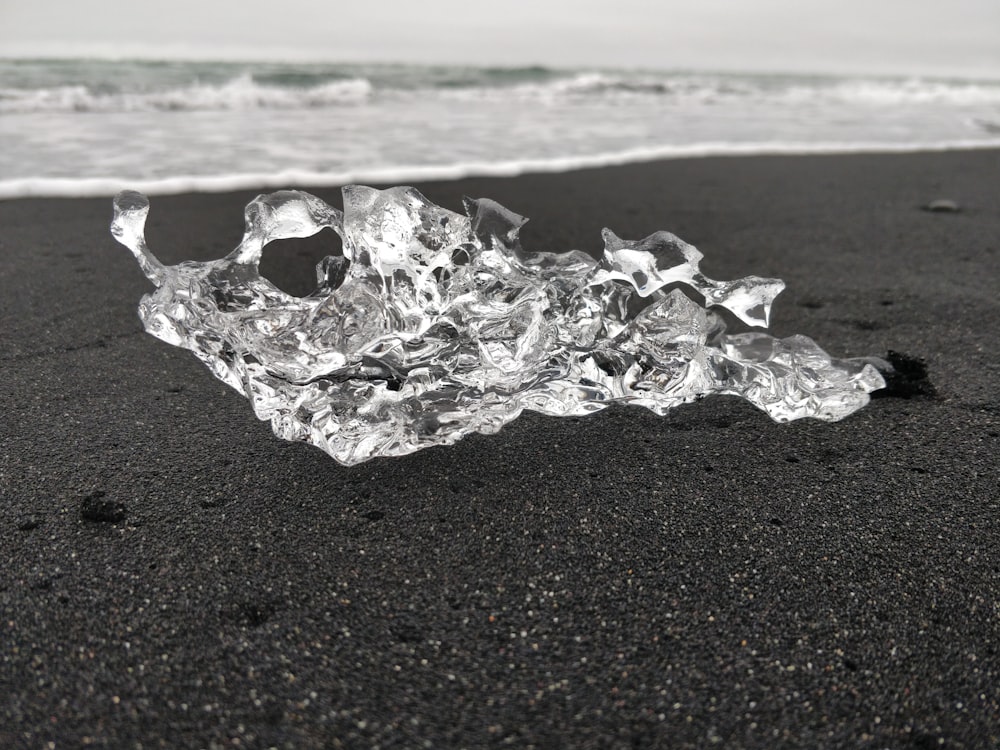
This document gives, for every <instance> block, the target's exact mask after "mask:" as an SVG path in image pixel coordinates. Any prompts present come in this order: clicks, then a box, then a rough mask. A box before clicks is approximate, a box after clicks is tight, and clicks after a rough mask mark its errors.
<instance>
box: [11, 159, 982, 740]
mask: <svg viewBox="0 0 1000 750" xmlns="http://www.w3.org/2000/svg"><path fill="white" fill-rule="evenodd" d="M297 187H304V186H297ZM418 187H420V188H421V189H422V190H423V191H424V192H425V194H426V195H427V196H428V197H429V198H431V199H432V200H434V201H435V202H437V203H440V204H442V205H445V206H448V207H452V208H454V209H456V210H458V209H459V207H460V205H461V203H460V200H461V196H462V195H464V194H468V195H471V196H474V197H480V196H487V197H491V198H494V199H496V200H498V201H500V202H501V203H503V204H505V205H507V206H508V207H509V208H511V209H513V210H515V211H517V212H519V213H522V214H524V215H527V216H529V217H531V222H530V223H529V224H528V225H527V227H526V228H525V229H524V231H523V233H522V238H523V241H524V244H525V246H526V247H527V248H529V249H546V250H563V249H569V248H572V247H577V248H580V249H585V250H589V251H592V252H594V251H597V250H599V248H600V235H599V232H600V229H601V227H602V226H604V225H607V226H609V227H611V228H613V229H614V230H615V231H616V232H617V233H618V234H620V235H622V236H624V237H628V238H639V237H642V236H645V235H647V234H649V233H651V232H653V231H655V230H657V229H669V230H670V231H673V232H675V233H676V234H678V235H679V236H681V237H682V238H684V239H685V240H687V241H689V242H691V243H693V244H695V245H697V246H698V247H699V249H700V250H702V252H704V254H705V256H706V257H705V260H704V262H703V263H702V268H703V270H704V271H705V273H706V274H707V275H709V276H711V277H713V278H735V277H738V276H742V275H747V274H758V275H762V276H776V277H779V278H782V279H784V280H785V281H786V283H787V285H788V288H787V290H786V292H785V293H783V294H782V295H781V296H780V297H779V299H778V301H777V303H776V304H775V308H774V314H773V318H772V320H773V325H772V331H773V332H774V333H776V334H777V335H788V334H791V333H804V334H807V335H810V336H812V337H813V338H815V339H816V340H817V341H818V342H819V343H820V345H821V346H823V347H824V348H825V349H826V350H827V351H829V352H830V353H831V354H834V355H837V356H862V355H869V354H875V355H885V353H886V352H887V351H888V350H893V351H897V352H903V353H905V354H907V355H909V356H911V357H919V358H923V359H924V360H925V361H926V364H927V368H928V369H927V371H928V375H929V379H930V382H931V383H933V386H934V388H935V389H936V395H935V396H933V397H929V396H926V395H924V396H919V395H918V396H917V397H915V398H910V399H903V398H898V397H888V398H880V399H876V400H874V401H873V402H872V403H871V404H870V405H869V406H868V407H867V408H865V409H864V410H862V411H861V412H859V413H857V414H855V415H853V416H852V417H850V418H848V419H846V420H844V421H843V422H840V423H837V424H832V425H831V424H823V423H818V422H805V421H802V422H796V423H794V424H790V425H783V426H779V425H775V424H772V423H771V422H770V421H769V420H768V419H767V417H766V416H765V415H763V414H762V413H760V412H758V411H756V410H755V409H754V408H753V407H751V406H749V405H747V404H745V403H743V402H740V401H738V400H736V399H731V398H715V399H707V400H705V401H703V402H701V403H698V404H694V405H691V406H689V407H685V408H681V409H678V410H676V411H675V412H674V413H673V414H671V415H670V416H668V417H666V418H659V417H656V416H654V415H652V414H651V413H649V412H646V411H645V410H643V409H639V408H630V409H625V408H616V409H611V410H608V411H605V412H602V413H600V414H597V415H594V416H591V417H587V418H583V419H555V418H546V417H541V416H537V415H527V416H524V417H522V418H521V419H519V420H517V421H516V422H514V423H513V424H511V425H509V426H508V427H506V428H505V429H504V430H503V431H502V432H501V433H500V434H499V435H496V436H475V437H472V438H469V439H466V440H464V441H462V442H461V443H460V444H458V445H457V446H455V447H453V448H448V449H443V448H442V449H438V448H435V449H430V450H426V451H423V452H420V453H417V454H414V455H411V456H407V457H404V458H400V459H389V460H375V461H371V462H369V463H366V464H363V465H361V466H358V467H354V468H345V467H342V466H339V465H338V464H336V463H335V462H334V461H333V460H332V459H330V458H328V457H327V456H326V455H324V454H323V453H321V452H320V451H318V450H316V449H314V448H311V447H309V446H306V445H297V444H289V443H283V442H281V441H279V440H277V439H276V438H275V437H274V436H273V435H272V434H271V432H270V429H269V427H268V425H266V424H264V423H261V422H258V421H257V420H256V419H255V418H254V417H253V415H252V413H251V411H250V409H249V407H248V406H247V404H246V403H245V401H244V400H243V399H241V398H240V396H239V395H237V394H236V393H234V392H232V391H230V390H229V389H228V388H227V387H226V386H224V385H223V384H222V383H220V382H218V381H216V380H214V379H213V378H212V377H211V375H210V374H209V373H208V371H207V370H206V369H205V368H204V367H203V366H202V365H201V364H200V363H199V362H197V361H196V360H195V359H194V358H193V357H192V356H191V355H190V354H189V353H187V352H184V351H181V350H178V349H174V348H172V347H169V346H167V345H166V344H164V343H162V342H160V341H158V340H156V339H154V338H152V337H151V336H149V335H147V334H145V333H143V332H142V330H141V326H140V323H139V321H138V319H137V317H136V313H135V308H136V305H137V303H138V300H139V297H140V296H141V295H142V294H143V293H144V292H145V291H147V290H148V289H149V286H148V282H147V281H146V279H145V278H144V277H143V276H142V275H141V273H140V271H139V269H138V267H137V265H136V264H135V262H134V260H133V259H132V257H131V256H130V255H129V254H128V251H126V250H125V249H124V248H122V247H121V246H119V245H117V244H116V243H115V242H114V241H113V240H112V239H111V237H110V235H109V234H108V231H107V224H108V221H109V220H110V213H111V208H110V205H111V204H110V196H109V197H108V198H107V199H103V200H90V199H81V200H36V199H32V200H16V201H6V202H0V313H2V315H0V317H2V324H0V336H2V341H3V346H2V347H0V361H2V372H3V376H4V377H3V381H4V388H3V389H2V391H0V394H2V395H0V399H2V402H0V403H2V406H3V412H4V418H3V420H2V421H0V436H2V449H0V495H2V503H0V560H2V565H0V602H2V614H3V617H2V620H0V628H2V629H3V638H2V640H0V653H2V669H0V745H3V746H4V747H12V748H14V747H26V748H28V747H31V748H35V747H44V746H46V743H49V742H52V743H55V746H56V747H78V746H81V745H83V744H85V743H86V742H88V741H89V742H92V743H95V744H98V745H105V746H109V747H125V746H133V745H137V744H141V745H142V746H143V747H157V746H161V745H162V746H178V747H209V746H213V743H214V745H215V746H220V747H268V746H277V747H294V748H310V747H340V746H342V747H375V746H379V747H418V746H421V745H425V746H434V747H472V748H475V747H486V746H494V745H507V746H513V747H519V748H526V747H595V748H597V747H601V748H603V747H623V748H631V747H665V746H669V747H693V748H694V747H698V748H700V747H705V746H707V745H709V744H711V743H713V742H719V743H720V744H721V745H722V746H725V747H761V748H773V747H781V746H789V747H793V746H804V747H859V746H870V747H893V748H897V747H898V748H930V747H942V746H943V747H949V748H954V747H968V748H979V747H986V746H990V745H991V744H996V743H998V742H1000V694H998V692H997V687H996V686H997V685H998V684H1000V653H998V650H1000V499H998V498H1000V466H998V464H1000V344H998V343H997V332H998V331H1000V152H995V151H973V152H955V153H938V154H911V155H858V156H831V157H821V156H809V157H740V158H716V159H698V160H689V161H672V162H662V163H651V164H641V165H632V166H626V167H615V168H608V169H600V170H589V171H581V172H575V173H569V174H559V175H539V176H524V177H518V178H513V179H470V180H462V181H458V182H441V183H433V184H428V185H420V186H418ZM315 192H316V193H317V194H318V195H320V196H321V197H323V198H324V199H326V200H327V201H329V202H331V203H333V204H335V205H337V204H339V196H338V193H337V191H335V190H317V191H315ZM252 197H253V193H250V192H240V193H234V194H225V195H207V196H199V195H181V196H173V197H159V198H157V197H154V198H153V199H152V211H151V215H150V219H149V223H148V225H147V237H148V239H149V243H150V245H151V247H152V248H153V249H154V251H155V252H156V253H157V254H158V255H159V257H160V258H161V259H163V260H164V261H166V262H177V261H179V260H181V259H184V258H193V259H199V260H204V259H208V258H212V257H220V256H221V255H222V254H224V253H225V252H227V251H228V250H229V249H231V248H232V247H233V246H235V244H236V243H237V242H238V240H239V237H240V235H241V233H242V211H243V206H244V205H245V204H246V203H247V202H248V201H249V200H250V199H251V198H252ZM936 199H948V200H953V201H956V202H957V203H958V204H959V205H960V206H961V208H962V210H961V211H960V212H957V213H949V212H940V213H934V212H928V211H923V210H921V206H923V205H925V204H927V203H929V202H931V201H934V200H936ZM330 239H331V238H328V237H324V236H321V237H319V238H314V239H313V240H308V241H286V242H282V243H278V244H276V245H274V246H271V247H270V248H268V249H267V250H265V261H264V264H263V269H264V272H265V274H267V275H269V276H270V277H271V278H272V280H274V281H275V282H276V283H278V284H279V286H283V287H285V288H286V289H288V290H289V291H293V292H304V291H307V290H308V287H309V285H310V280H311V279H312V278H313V270H312V266H313V264H314V263H315V262H316V260H318V258H319V257H321V256H322V255H323V254H325V252H326V251H328V249H329V248H328V247H326V246H325V245H324V243H326V242H328V241H330ZM99 493H103V495H102V494H99ZM116 519H117V520H116ZM428 743H429V744H428Z"/></svg>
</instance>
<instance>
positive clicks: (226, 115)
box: [0, 60, 1000, 198]
mask: <svg viewBox="0 0 1000 750" xmlns="http://www.w3.org/2000/svg"><path fill="white" fill-rule="evenodd" d="M0 143H3V148H2V149H0V198H4V197H6V198H9V197H16V196H25V195H106V194H111V193H113V192H115V191H117V190H119V189H122V188H125V187H131V188H134V189H139V190H143V191H145V192H148V193H151V194H162V193H170V192H181V191H186V190H205V191H210V190H230V189H240V188H250V187H253V188H257V187H282V186H294V185H303V186H305V185H324V184H326V185H335V184H342V183H344V182H406V181H416V180H424V179H435V178H449V177H458V176H463V175H508V174H518V173H520V172H526V171H557V170H566V169H573V168H578V167H585V166H599V165H604V164H616V163H624V162H629V161H642V160H648V159H657V158H670V157H684V156H698V155H709V154H734V153H735V154H744V153H815V152H833V153H836V152H852V151H899V150H923V149H945V148H975V147H990V146H993V147H995V146H1000V81H984V80H960V79H915V78H889V77H862V78H859V77H834V76H801V75H739V74H722V73H699V72H683V71H674V72H658V71H648V70H627V71H623V70H568V69H550V68H544V67H526V68H476V67H454V66H451V67H447V66H407V65H335V64H291V63H287V64H282V63H235V62H234V63H219V62H211V63H206V62H183V61H170V62H152V61H106V60H104V61H102V60H0Z"/></svg>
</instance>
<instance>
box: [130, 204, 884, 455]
mask: <svg viewBox="0 0 1000 750" xmlns="http://www.w3.org/2000/svg"><path fill="white" fill-rule="evenodd" d="M343 197H344V211H343V212H341V211H339V210H338V209H336V208H334V207H332V206H330V205H328V204H327V203H325V202H324V201H322V200H320V199H319V198H317V197H316V196H313V195H310V194H308V193H304V192H299V191H279V192H276V193H271V194H268V195H261V196H258V197H257V198H256V199H255V200H253V201H252V202H251V203H250V204H248V205H247V207H246V212H245V220H246V231H245V233H244V236H243V239H242V241H241V242H240V244H239V245H238V246H237V247H236V249H235V250H233V252H231V253H230V254H229V255H227V256H226V257H224V258H222V259H220V260H215V261H208V262H193V261H187V262H182V263H179V264H177V265H174V266H167V265H164V264H162V263H161V262H160V261H159V260H157V258H156V257H155V256H154V255H153V253H152V252H151V251H150V250H149V248H148V247H147V245H146V240H145V236H144V227H145V222H146V217H147V214H148V211H149V201H148V199H147V198H146V197H145V196H144V195H141V194H140V193H136V192H133V191H125V192H122V193H119V195H118V196H117V197H116V198H115V201H114V219H113V221H112V225H111V231H112V234H113V235H114V237H115V238H116V239H117V240H118V241H119V242H121V243H122V244H123V245H125V246H126V247H128V248H129V249H130V250H131V251H132V252H133V254H134V255H135V257H136V259H137V260H138V262H139V265H140V267H141V268H142V271H143V273H145V275H146V276H147V277H148V278H149V280H150V281H152V282H153V284H155V285H156V287H157V288H156V290H155V291H154V292H153V293H151V294H147V295H145V296H144V297H143V298H142V301H141V303H140V306H139V315H140V318H141V319H142V321H143V324H144V326H145V328H146V330H147V331H148V332H149V333H151V334H153V335H154V336H156V337H158V338H160V339H163V340H164V341H166V342H168V343H170V344H173V345H175V346H180V347H183V348H186V349H190V350H191V351H192V352H193V353H194V354H195V355H196V356H197V357H198V358H199V359H201V360H202V361H203V362H204V363H205V364H206V365H207V366H208V367H209V369H210V370H211V371H212V373H213V374H214V375H215V376H216V377H218V378H219V379H220V380H222V381H223V382H225V383H227V384H228V385H230V386H231V387H233V388H234V389H235V390H237V391H239V392H240V393H241V394H243V395H244V396H246V397H247V398H248V399H249V400H250V403H251V405H252V407H253V409H254V412H255V413H256V415H257V416H258V417H259V418H260V419H262V420H267V421H270V423H271V426H272V428H273V430H274V432H275V434H276V435H278V436H279V437H281V438H284V439H287V440H298V441H305V442H308V443H311V444H313V445H316V446H318V447H319V448H321V449H323V450H324V451H326V452H327V453H328V454H330V455H331V456H332V457H333V458H334V459H336V460H337V461H339V462H341V463H343V464H347V465H351V464H356V463H360V462H362V461H365V460H368V459H370V458H374V457H376V456H398V455H403V454H406V453H411V452H413V451H416V450H419V449H421V448H424V447H428V446H431V445H449V444H452V443H455V442H456V441H458V440H459V439H461V438H462V437H464V436H465V435H468V434H471V433H473V432H482V433H494V432H497V431H498V430H499V429H500V428H501V427H502V426H503V425H504V424H506V423H507V422H509V421H511V420H513V419H515V418H516V417H517V416H518V415H519V414H520V413H521V411H523V410H524V409H532V410H534V411H538V412H541V413H543V414H549V415H555V416H570V415H581V414H588V413H591V412H594V411H598V410H601V409H604V408H606V407H607V406H609V405H611V404H613V403H622V404H634V405H639V406H645V407H646V408H648V409H650V410H652V411H654V412H655V413H657V414H660V415H662V414H665V413H666V412H667V411H668V410H669V409H670V408H672V407H674V406H677V405H679V404H682V403H686V402H690V401H693V400H695V399H697V398H700V397H702V396H705V395H709V394H713V393H716V394H730V395H737V396H740V397H742V398H745V399H747V400H748V401H750V402H751V403H752V404H754V405H755V406H757V407H759V408H760V409H762V410H763V411H765V412H766V413H767V414H768V415H769V416H770V417H771V418H772V419H774V420H776V421H779V422H785V421H789V420H792V419H798V418H801V417H813V418H817V419H822V420H827V421H834V420H839V419H842V418H844V417H846V416H847V415H849V414H851V413H852V412H854V411H856V410H857V409H859V408H861V407H862V406H864V405H865V404H866V403H867V402H868V400H869V396H868V394H869V393H870V392H871V391H874V390H876V389H879V388H882V387H884V381H883V380H882V377H881V375H879V373H878V371H877V370H876V369H875V368H874V367H872V365H871V364H869V363H867V362H866V361H863V360H852V359H832V358H831V357H829V356H828V355H827V354H826V353H825V352H824V351H823V350H822V349H820V348H819V347H818V346H817V345H816V344H815V342H813V341H812V340H811V339H809V338H807V337H805V336H791V337H789V338H785V339H776V338H774V337H772V336H770V335H768V334H766V333H763V332H749V333H738V334H727V333H726V325H725V320H724V316H725V312H723V311H728V313H730V314H732V315H733V316H735V317H736V318H738V319H739V320H741V321H743V322H744V323H746V324H748V325H750V326H756V327H766V326H767V325H768V322H769V320H768V319H769V315H770V309H771V304H772V302H773V300H774V298H775V296H776V295H777V294H778V293H779V292H781V290H782V289H783V288H784V284H783V283H782V282H781V281H780V280H777V279H764V278H760V277H756V276H749V277H746V278H743V279H738V280H736V281H727V282H720V281H713V280H712V279H709V278H707V277H705V276H704V275H703V274H702V273H701V271H700V269H699V263H700V261H701V259H702V254H701V253H700V252H698V250H697V249H696V248H694V247H693V246H691V245H689V244H687V243H685V242H684V241H683V240H681V239H679V238H678V237H676V236H674V235H673V234H670V233H669V232H662V231H661V232H656V233H654V234H652V235H650V236H649V237H647V238H645V239H643V240H638V241H629V240H623V239H621V238H619V237H618V236H616V235H615V234H614V233H613V232H611V230H609V229H605V230H604V231H603V237H604V245H605V247H604V252H603V254H602V256H601V257H600V259H597V260H595V259H594V258H592V257H591V256H589V255H587V254H585V253H583V252H580V251H576V250H573V251H569V252H565V253H551V252H529V251H526V250H524V248H522V247H521V244H520V241H519V238H518V234H519V231H520V229H521V227H522V226H523V224H524V223H525V221H526V219H525V218H524V217H521V216H519V215H517V214H515V213H513V212H512V211H509V210H508V209H506V208H504V207H503V206H501V205H500V204H498V203H496V202H495V201H492V200H489V199H486V198H483V199H478V200H472V199H466V201H465V209H466V215H464V216H463V215H461V214H458V213H454V212H452V211H449V210H447V209H445V208H441V207H440V206H436V205H434V204H433V203H431V202H430V201H428V200H427V199H426V198H425V197H424V196H423V195H421V194H420V193H419V192H417V191H416V190H415V189H413V188H409V187H395V188H390V189H388V190H383V191H380V190H375V189H373V188H369V187H364V186H360V185H350V186H347V187H345V188H343ZM324 228H330V229H332V230H334V231H335V232H336V233H337V234H338V235H340V237H341V238H342V240H343V255H342V256H338V255H330V256H327V257H326V258H324V259H323V260H322V261H320V263H319V264H318V265H317V269H316V270H317V288H316V291H315V292H313V293H312V294H310V295H308V296H305V297H296V296H293V295H290V294H287V293H285V292H283V291H282V290H280V289H278V288H277V287H276V286H274V285H273V284H272V283H271V282H270V281H268V280H267V279H265V278H263V277H262V276H261V275H260V273H259V271H258V264H259V262H260V258H261V253H262V251H263V248H264V247H265V245H267V244H268V243H269V242H272V241H274V240H278V239H284V238H290V237H308V236H311V235H313V234H316V233H317V232H319V231H321V230H322V229H324Z"/></svg>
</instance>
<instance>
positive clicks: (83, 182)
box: [0, 138, 1000, 201]
mask: <svg viewBox="0 0 1000 750" xmlns="http://www.w3.org/2000/svg"><path fill="white" fill-rule="evenodd" d="M996 150H1000V138H997V139H993V140H957V141H950V142H944V143H918V144H911V143H906V144H887V143H853V144H838V143H787V144H780V143H779V144H767V143H763V144H762V143H705V144H693V145H689V146H663V147H661V148H648V149H637V150H633V151H622V152H611V153H601V154H592V155H587V156H576V157H573V156H565V157H553V158H550V159H527V160H524V161H501V162H473V163H459V164H445V165H409V166H405V165H404V166H398V167H372V168H370V169H362V170H352V171H346V172H331V173H326V172H313V171H309V170H297V169H289V170H283V171H279V172H274V173H248V174H229V175H197V176H196V175H181V176H176V177H163V178H155V179H149V178H145V179H136V180H129V179H127V178H118V177H84V178H68V177H20V178H10V179H5V180H4V179H0V201H6V200H19V199H23V198H97V197H101V196H113V195H115V194H116V193H118V192H120V191H121V190H136V191H138V192H140V193H144V194H146V195H148V196H150V197H153V196H164V195H182V194H185V193H201V194H213V193H231V192H235V191H239V190H251V189H258V190H279V189H286V188H297V189H308V187H313V188H329V187H338V186H341V185H349V184H378V185H387V184H409V183H423V182H449V181H455V180H467V179H477V178H481V179H487V178H514V177H522V176H530V175H537V174H566V173H572V172H578V171H583V170H592V169H603V168H606V167H621V166H629V165H633V164H646V163H656V162H665V161H678V160H688V159H713V158H741V157H768V156H854V155H876V156H877V155H880V154H881V155H889V154H922V153H949V152H954V151H963V152H964V151H996ZM298 186H307V187H306V188H301V187H298Z"/></svg>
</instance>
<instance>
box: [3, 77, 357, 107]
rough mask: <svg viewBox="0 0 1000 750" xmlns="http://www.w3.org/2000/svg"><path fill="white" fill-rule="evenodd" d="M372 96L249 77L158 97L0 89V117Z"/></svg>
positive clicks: (332, 103)
mask: <svg viewBox="0 0 1000 750" xmlns="http://www.w3.org/2000/svg"><path fill="white" fill-rule="evenodd" d="M371 93H372V85H371V83H369V82H368V81H367V80H365V79H363V78H355V79H346V80H337V81H328V82H326V83H320V84H317V85H314V86H308V87H292V86H276V85H267V84H262V83H258V82H257V81H256V80H254V77H253V76H252V75H251V74H249V73H244V74H242V75H240V76H237V77H236V78H233V79H231V80H228V81H225V82H224V83H221V84H210V83H192V84H190V85H188V86H182V87H178V88H171V89H166V90H162V91H111V92H106V91H100V90H95V88H94V87H91V86H86V85H73V86H54V87H51V88H41V89H16V88H5V89H0V113H4V114H13V113H29V112H156V111H190V110H250V109H302V108H315V107H336V106H340V105H345V104H359V103H362V102H364V101H366V100H367V99H368V98H369V97H370V96H371Z"/></svg>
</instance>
